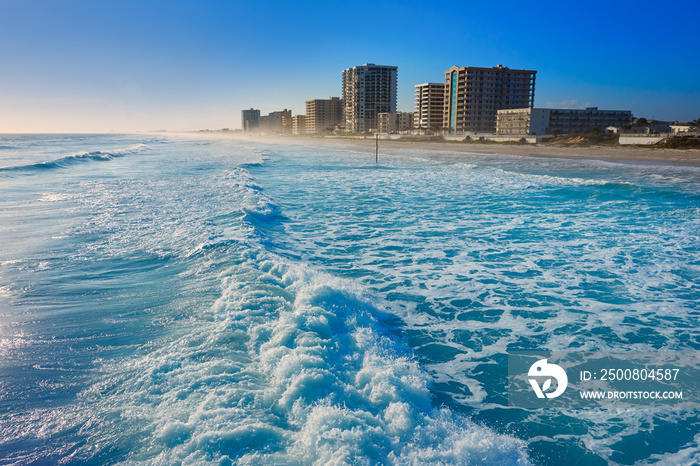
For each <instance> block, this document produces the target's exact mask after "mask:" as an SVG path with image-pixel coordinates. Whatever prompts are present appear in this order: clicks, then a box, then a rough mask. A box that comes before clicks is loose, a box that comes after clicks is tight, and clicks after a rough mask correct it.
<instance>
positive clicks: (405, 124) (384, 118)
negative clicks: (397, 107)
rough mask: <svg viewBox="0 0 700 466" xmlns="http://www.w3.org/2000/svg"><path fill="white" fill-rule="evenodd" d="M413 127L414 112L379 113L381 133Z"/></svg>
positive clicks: (406, 129) (378, 128)
mask: <svg viewBox="0 0 700 466" xmlns="http://www.w3.org/2000/svg"><path fill="white" fill-rule="evenodd" d="M412 129H413V113H406V112H390V113H379V114H378V115H377V130H378V131H379V132H380V133H400V132H403V131H411V130H412Z"/></svg>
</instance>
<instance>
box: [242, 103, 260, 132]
mask: <svg viewBox="0 0 700 466" xmlns="http://www.w3.org/2000/svg"><path fill="white" fill-rule="evenodd" d="M259 126H260V110H257V109H255V108H251V109H250V110H241V127H242V128H243V132H245V133H250V132H253V131H258V128H259Z"/></svg>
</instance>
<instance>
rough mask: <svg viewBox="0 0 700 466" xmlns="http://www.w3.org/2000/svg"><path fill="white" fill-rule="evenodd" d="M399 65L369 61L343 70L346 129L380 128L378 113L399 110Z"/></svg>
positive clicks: (362, 130) (352, 130)
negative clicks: (397, 99) (397, 94)
mask: <svg viewBox="0 0 700 466" xmlns="http://www.w3.org/2000/svg"><path fill="white" fill-rule="evenodd" d="M397 81H398V67H397V66H382V65H375V64H374V63H365V64H364V65H362V66H355V67H352V68H348V69H346V70H343V102H344V108H345V111H344V113H345V130H346V131H349V132H353V133H355V132H365V131H371V130H376V128H377V114H378V113H389V112H395V111H396V90H397Z"/></svg>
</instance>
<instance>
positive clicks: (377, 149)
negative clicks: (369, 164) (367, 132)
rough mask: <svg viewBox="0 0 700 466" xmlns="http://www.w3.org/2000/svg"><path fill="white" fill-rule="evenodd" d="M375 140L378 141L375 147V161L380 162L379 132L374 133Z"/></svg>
mask: <svg viewBox="0 0 700 466" xmlns="http://www.w3.org/2000/svg"><path fill="white" fill-rule="evenodd" d="M374 140H375V141H376V145H375V149H374V163H379V133H377V134H375V135H374Z"/></svg>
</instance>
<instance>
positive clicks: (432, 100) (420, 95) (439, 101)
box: [413, 83, 445, 131]
mask: <svg viewBox="0 0 700 466" xmlns="http://www.w3.org/2000/svg"><path fill="white" fill-rule="evenodd" d="M415 87H416V93H415V94H416V110H415V111H414V112H413V127H414V128H415V129H418V130H433V131H441V130H442V116H443V111H444V108H443V107H444V105H445V84H444V83H424V84H416V86H415Z"/></svg>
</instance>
